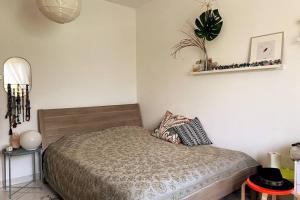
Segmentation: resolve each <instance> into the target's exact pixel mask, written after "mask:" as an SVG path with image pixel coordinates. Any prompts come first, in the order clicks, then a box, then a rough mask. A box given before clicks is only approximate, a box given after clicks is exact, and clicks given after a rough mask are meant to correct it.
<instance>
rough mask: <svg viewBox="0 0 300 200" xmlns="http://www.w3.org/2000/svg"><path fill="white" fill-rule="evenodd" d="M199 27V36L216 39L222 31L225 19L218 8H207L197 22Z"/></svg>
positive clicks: (197, 29)
mask: <svg viewBox="0 0 300 200" xmlns="http://www.w3.org/2000/svg"><path fill="white" fill-rule="evenodd" d="M195 24H196V26H197V28H196V29H195V34H196V36H197V37H199V38H204V39H206V40H208V41H212V40H214V39H215V38H216V37H218V35H219V33H220V32H221V29H222V26H223V21H222V17H221V15H220V13H219V10H218V9H215V10H207V11H206V12H204V13H202V14H201V15H200V17H199V18H197V19H196V22H195Z"/></svg>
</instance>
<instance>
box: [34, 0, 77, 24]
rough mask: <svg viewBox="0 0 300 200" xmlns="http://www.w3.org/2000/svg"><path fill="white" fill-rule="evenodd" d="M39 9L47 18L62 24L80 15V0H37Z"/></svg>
mask: <svg viewBox="0 0 300 200" xmlns="http://www.w3.org/2000/svg"><path fill="white" fill-rule="evenodd" d="M36 3H37V5H38V7H39V10H40V11H41V12H42V13H43V15H45V16H46V17H47V18H48V19H50V20H52V21H54V22H57V23H60V24H64V23H68V22H71V21H73V20H74V19H76V18H77V17H78V16H79V15H80V10H81V0H37V1H36Z"/></svg>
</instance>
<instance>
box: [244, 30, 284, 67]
mask: <svg viewBox="0 0 300 200" xmlns="http://www.w3.org/2000/svg"><path fill="white" fill-rule="evenodd" d="M283 40H284V32H279V33H272V34H268V35H262V36H257V37H252V38H251V48H250V49H251V50H250V60H249V62H251V63H252V62H260V61H270V60H272V61H274V60H279V59H280V60H282V55H283Z"/></svg>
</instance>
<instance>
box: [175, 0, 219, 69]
mask: <svg viewBox="0 0 300 200" xmlns="http://www.w3.org/2000/svg"><path fill="white" fill-rule="evenodd" d="M214 5H215V1H214V0H202V1H201V10H203V9H204V12H203V13H202V14H201V15H200V16H199V18H197V19H196V20H195V25H192V26H191V28H192V30H193V31H181V32H182V33H183V34H184V35H185V36H186V38H185V39H182V40H181V41H180V42H179V43H177V44H176V45H175V46H174V47H173V52H172V53H171V55H172V56H173V57H175V58H176V57H177V55H178V53H180V51H181V50H183V49H185V48H188V47H196V48H199V49H200V50H201V51H202V52H203V54H204V56H205V66H204V70H207V69H208V64H209V63H208V60H209V57H208V54H207V49H206V46H205V43H206V41H212V40H214V39H215V38H216V37H218V35H219V33H220V32H221V29H222V26H223V21H222V17H221V15H220V14H219V11H218V9H213V8H212V7H213V6H214Z"/></svg>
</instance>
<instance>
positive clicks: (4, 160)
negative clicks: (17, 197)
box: [3, 154, 6, 190]
mask: <svg viewBox="0 0 300 200" xmlns="http://www.w3.org/2000/svg"><path fill="white" fill-rule="evenodd" d="M3 188H4V190H6V155H5V154H4V155H3Z"/></svg>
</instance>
